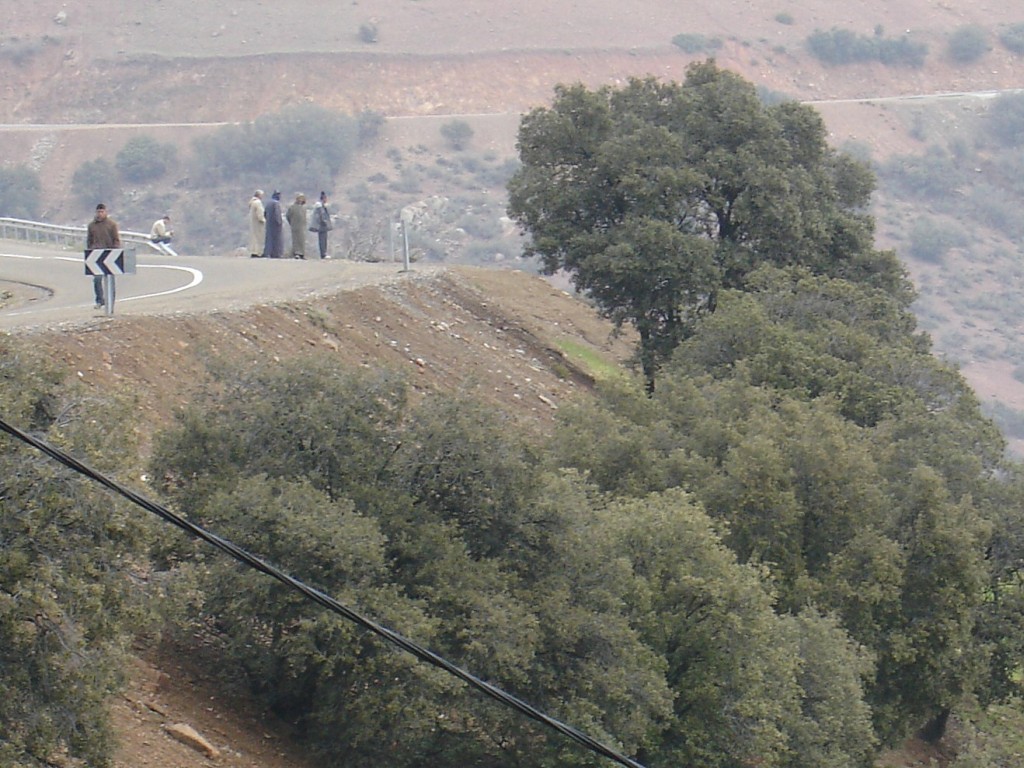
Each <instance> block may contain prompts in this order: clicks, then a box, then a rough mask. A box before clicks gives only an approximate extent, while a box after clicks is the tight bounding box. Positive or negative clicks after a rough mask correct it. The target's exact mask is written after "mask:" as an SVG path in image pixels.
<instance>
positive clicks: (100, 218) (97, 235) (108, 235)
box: [85, 203, 121, 309]
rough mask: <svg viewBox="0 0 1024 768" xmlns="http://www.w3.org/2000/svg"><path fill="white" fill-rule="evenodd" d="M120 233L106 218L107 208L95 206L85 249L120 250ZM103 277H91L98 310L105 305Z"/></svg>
mask: <svg viewBox="0 0 1024 768" xmlns="http://www.w3.org/2000/svg"><path fill="white" fill-rule="evenodd" d="M120 247H121V231H120V230H119V229H118V228H117V222H116V221H114V220H113V219H111V218H108V217H107V206H105V205H104V204H103V203H100V204H99V205H97V206H96V216H95V217H94V218H93V220H92V221H90V222H89V227H88V229H87V230H86V236H85V248H86V250H89V251H91V250H93V249H94V248H120ZM103 277H104V276H103V275H93V277H92V290H93V293H94V294H95V295H96V308H97V309H100V308H102V307H104V306H105V305H106V303H107V302H106V299H105V298H104V296H103Z"/></svg>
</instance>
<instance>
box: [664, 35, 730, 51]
mask: <svg viewBox="0 0 1024 768" xmlns="http://www.w3.org/2000/svg"><path fill="white" fill-rule="evenodd" d="M672 45H674V46H675V47H676V48H678V49H679V50H681V51H684V52H686V53H702V52H710V51H714V50H717V49H718V48H721V47H722V40H721V39H720V38H717V37H706V36H704V35H701V34H698V33H695V32H694V33H691V32H682V33H680V34H678V35H676V36H675V37H673V38H672Z"/></svg>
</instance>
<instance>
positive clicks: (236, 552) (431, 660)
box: [0, 418, 644, 768]
mask: <svg viewBox="0 0 1024 768" xmlns="http://www.w3.org/2000/svg"><path fill="white" fill-rule="evenodd" d="M0 430H2V431H3V432H6V433H7V434H8V435H10V436H12V437H14V438H16V439H18V440H21V441H22V442H24V443H26V444H28V445H31V446H32V447H33V448H36V449H37V450H39V451H40V452H42V453H44V454H46V455H47V456H49V457H50V458H52V459H54V460H55V461H57V462H59V463H61V464H63V465H64V466H66V467H68V468H69V469H72V470H74V471H75V472H78V473H79V474H81V475H83V476H84V477H87V478H89V479H90V480H93V481H95V482H97V483H99V484H100V485H102V486H104V487H106V488H107V489H108V490H110V491H112V492H114V493H116V494H118V495H120V496H122V497H124V498H125V499H127V500H128V501H130V502H132V503H133V504H135V505H136V506H139V507H141V508H142V509H145V510H146V511H147V512H150V513H152V514H154V515H156V516H157V517H159V518H160V519H162V520H164V521H165V522H167V523H170V524H171V525H173V526H175V527H177V528H179V529H181V530H182V531H184V532H185V533H187V534H189V535H190V536H192V537H194V538H197V539H200V540H202V541H205V542H207V543H208V544H210V545H212V546H213V547H215V548H217V549H219V550H221V551H222V552H225V553H226V554H228V555H229V556H231V557H233V558H234V559H235V560H238V561H239V562H241V563H244V564H245V565H247V566H249V567H250V568H252V569H254V570H256V571H259V572H261V573H264V574H266V575H267V576H270V577H271V578H273V579H276V580H277V581H280V582H281V583H283V584H285V585H286V586H288V587H291V588H292V589H294V590H295V591H297V592H299V593H301V594H302V595H304V596H305V597H307V598H308V599H310V600H312V601H313V602H315V603H317V604H318V605H320V606H322V607H323V608H326V609H327V610H329V611H332V612H334V613H337V614H339V615H340V616H343V617H345V618H346V619H348V620H349V621H352V622H353V623H355V624H358V625H359V626H361V627H363V628H365V629H367V630H369V631H370V632H373V633H374V634H376V635H378V636H379V637H381V638H383V639H384V640H386V641H387V642H389V643H391V644H392V645H395V646H397V647H399V648H401V649H402V650H404V651H406V652H407V653H410V654H412V655H413V656H415V657H416V658H417V659H419V660H420V661H423V662H426V663H427V664H431V665H433V666H435V667H438V668H440V669H442V670H444V671H445V672H447V673H448V674H450V675H452V676H454V677H457V678H459V679H460V680H462V681H463V682H465V683H466V684H467V685H469V686H471V687H472V688H475V689H476V690H478V691H480V692H481V693H483V694H484V695H486V696H488V697H490V698H492V699H494V700H495V701H497V702H499V703H501V704H503V705H505V706H507V707H509V708H511V709H514V710H516V711H518V712H520V713H521V714H523V715H525V716H526V717H528V718H530V719H532V720H535V721H536V722H538V723H541V724H542V725H544V726H547V727H548V728H551V729H552V730H554V731H557V732H558V733H561V734H562V735H563V736H566V737H568V738H569V739H571V740H572V741H575V742H576V743H578V744H580V745H581V746H583V747H585V748H586V749H588V750H590V751H591V752H594V753H596V754H598V755H601V756H603V757H606V758H608V759H609V760H613V761H614V762H616V763H619V764H620V765H624V766H626V767H627V768H644V766H643V765H642V764H641V763H639V762H637V761H636V760H633V759H632V758H630V757H627V756H626V755H623V754H621V753H620V752H619V751H617V750H615V749H612V748H611V747H609V746H607V745H605V744H603V743H601V742H600V741H598V740H596V739H594V738H593V737H591V736H588V735H587V734H586V733H583V732H582V731H580V730H579V729H578V728H575V727H573V726H571V725H568V724H566V723H563V722H561V721H560V720H557V719H555V718H554V717H551V716H550V715H548V714H546V713H544V712H542V711H541V710H539V709H537V708H536V707H534V706H533V705H531V704H528V703H526V702H525V701H523V700H521V699H519V698H517V697H516V696H513V695H512V694H510V693H508V692H506V691H504V690H502V689H501V688H499V687H497V686H496V685H493V684H492V683H489V682H487V681H486V680H482V679H480V678H479V677H477V676H476V675H474V674H472V673H470V672H468V671H466V670H464V669H462V668H461V667H459V666H457V665H455V664H453V663H452V662H450V661H448V660H447V659H445V658H443V657H441V656H439V655H438V654H436V653H434V652H433V651H431V650H429V649H427V648H425V647H423V646H421V645H420V644H418V643H416V642H414V641H412V640H410V639H408V638H406V637H404V636H402V635H400V634H399V633H397V632H395V631H393V630H391V629H389V628H387V627H385V626H383V625H382V624H379V623H377V622H376V621H373V620H372V619H369V618H366V617H365V616H362V615H361V614H359V613H357V612H356V611H354V610H352V609H351V608H349V607H347V606H345V605H343V604H342V603H340V602H338V601H337V600H335V599H334V598H333V597H331V596H330V595H328V594H326V593H324V592H321V591H320V590H318V589H316V588H314V587H310V586H309V585H307V584H305V583H303V582H302V581H299V580H298V579H296V578H294V577H293V576H290V575H289V574H287V573H284V572H283V571H281V570H280V569H278V568H276V567H275V566H273V565H271V564H270V563H268V562H267V561H265V560H263V559H262V558H260V557H258V556H256V555H253V554H251V553H249V552H247V551H246V550H244V549H242V548H241V547H239V546H238V545H236V544H234V543H232V542H231V541H229V540H227V539H225V538H222V537H221V536H218V535H217V534H215V533H213V532H211V531H208V530H206V529H205V528H203V527H202V526H200V525H197V524H195V523H193V522H191V521H189V520H187V519H185V518H183V517H181V516H180V515H178V514H176V513H174V512H172V511H171V510H170V509H168V508H167V507H165V506H163V505H161V504H158V503H156V502H154V501H151V500H150V499H147V498H146V497H144V496H142V495H140V494H138V493H136V492H135V491H133V490H131V489H130V488H128V487H126V486H124V485H122V484H121V483H119V482H117V481H116V480H113V479H111V478H109V477H107V476H106V475H104V474H102V473H101V472H99V471H97V470H95V469H93V468H92V467H90V466H88V465H87V464H85V463H83V462H82V461H79V460H78V459H76V458H75V457H73V456H71V455H70V454H68V453H67V452H65V451H63V450H61V449H60V448H57V447H56V446H54V445H51V444H49V443H47V442H46V441H45V440H41V439H39V438H37V437H35V436H33V435H31V434H29V433H27V432H24V431H22V430H20V429H18V428H17V427H15V426H13V425H11V424H9V423H7V422H6V421H5V420H3V419H2V418H0Z"/></svg>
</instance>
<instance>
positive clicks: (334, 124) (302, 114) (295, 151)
mask: <svg viewBox="0 0 1024 768" xmlns="http://www.w3.org/2000/svg"><path fill="white" fill-rule="evenodd" d="M358 139H359V125H358V123H357V122H356V120H354V119H353V118H351V117H349V116H348V115H344V114H341V113H338V112H332V111H330V110H327V109H323V108H322V107H317V106H315V105H311V104H305V105H302V106H298V107H291V108H289V109H285V110H282V111H281V112H277V113H275V114H273V115H266V116H263V117H259V118H257V119H256V120H255V121H253V122H251V123H245V124H243V125H229V126H225V127H223V128H221V129H219V130H218V131H217V132H216V133H214V134H211V135H209V136H203V137H201V138H199V139H196V141H195V143H194V147H195V153H196V160H197V165H198V167H199V169H200V175H202V176H205V177H207V179H208V180H210V181H232V182H237V181H238V179H239V177H243V178H247V179H252V178H255V179H260V178H262V179H266V178H268V177H270V178H271V179H273V180H274V183H273V184H268V186H278V187H279V188H280V187H281V186H284V185H283V184H282V183H281V182H280V181H278V180H277V179H278V178H279V177H280V176H281V175H282V174H283V173H284V172H285V171H287V170H288V169H289V168H292V167H293V166H295V164H296V162H303V161H304V162H306V163H308V164H309V167H310V168H313V169H315V170H312V171H311V172H312V173H314V174H315V175H316V176H317V178H311V179H309V181H308V182H307V183H308V184H310V185H313V186H315V183H316V182H318V181H322V180H323V179H324V178H333V177H334V176H336V175H337V173H338V171H339V170H341V168H343V167H344V166H345V165H346V163H348V160H349V158H350V157H351V156H352V153H353V151H354V150H355V148H356V146H357V144H358ZM313 186H310V188H311V189H312V188H313Z"/></svg>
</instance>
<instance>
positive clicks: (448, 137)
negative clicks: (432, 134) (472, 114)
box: [441, 120, 473, 151]
mask: <svg viewBox="0 0 1024 768" xmlns="http://www.w3.org/2000/svg"><path fill="white" fill-rule="evenodd" d="M441 136H442V137H443V138H444V140H445V141H447V142H448V146H449V147H451V148H452V149H454V150H456V151H462V150H463V149H465V148H466V146H467V145H468V144H469V141H470V139H472V138H473V127H472V126H471V125H470V124H469V123H467V122H466V121H465V120H450V121H448V122H447V123H445V124H444V125H442V126H441Z"/></svg>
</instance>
